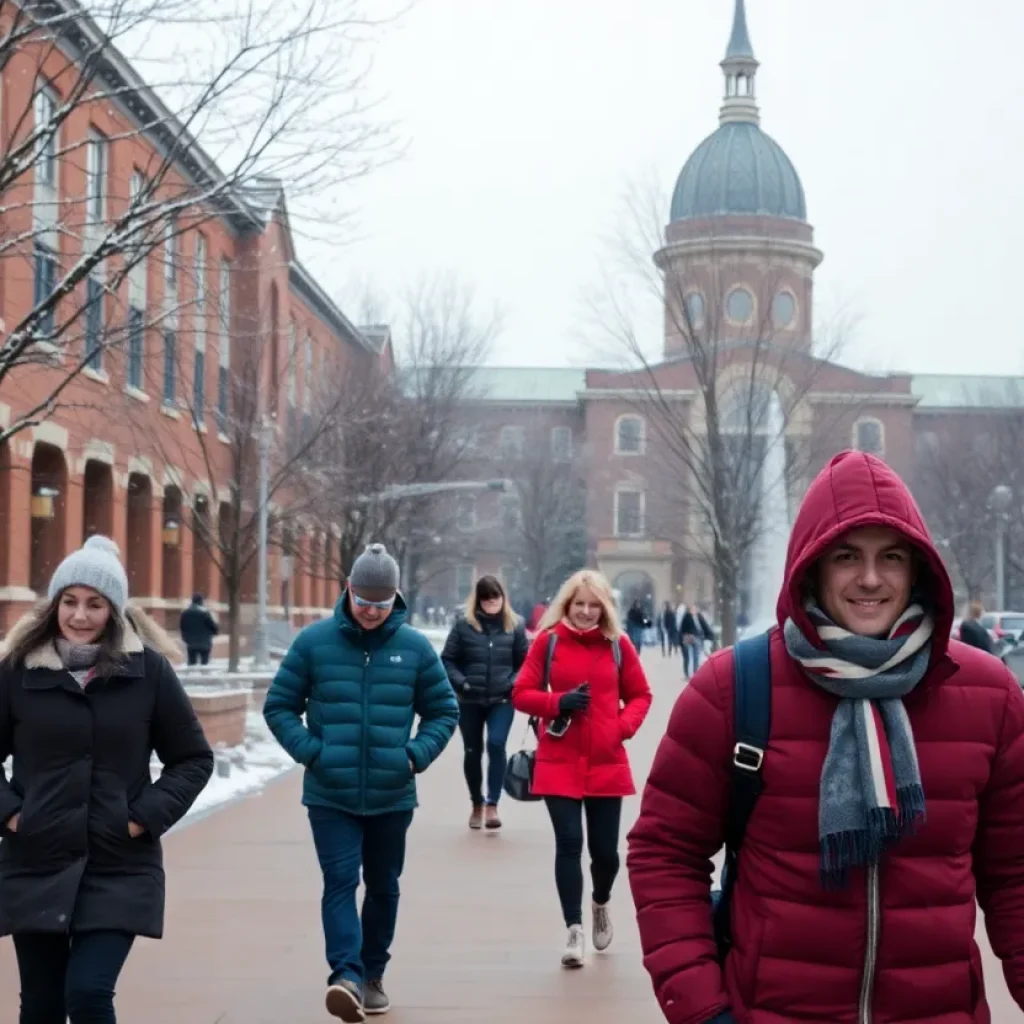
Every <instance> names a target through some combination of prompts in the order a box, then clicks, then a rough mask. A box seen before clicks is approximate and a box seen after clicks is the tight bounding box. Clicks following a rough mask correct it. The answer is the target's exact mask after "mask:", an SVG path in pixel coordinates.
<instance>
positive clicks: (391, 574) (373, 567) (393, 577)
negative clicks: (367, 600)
mask: <svg viewBox="0 0 1024 1024" xmlns="http://www.w3.org/2000/svg"><path fill="white" fill-rule="evenodd" d="M400 580H401V571H400V570H399V568H398V563H397V562H396V561H395V560H394V559H393V558H392V557H391V555H389V554H388V549H387V548H386V547H384V545H383V544H367V545H366V550H365V551H364V552H363V553H362V554H361V555H360V556H359V557H358V558H357V559H356V560H355V562H354V563H353V564H352V571H351V572H350V573H349V574H348V582H349V584H350V585H351V586H353V587H358V588H359V589H360V590H397V589H398V584H399V582H400Z"/></svg>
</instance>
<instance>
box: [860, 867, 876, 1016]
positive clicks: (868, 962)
mask: <svg viewBox="0 0 1024 1024" xmlns="http://www.w3.org/2000/svg"><path fill="white" fill-rule="evenodd" d="M867 885H868V942H867V951H866V952H865V954H864V974H863V975H862V976H861V983H860V1011H859V1012H858V1014H857V1024H871V1002H872V995H873V994H874V989H875V967H876V966H877V962H878V919H879V892H878V889H879V886H878V865H877V864H869V865H868V870H867Z"/></svg>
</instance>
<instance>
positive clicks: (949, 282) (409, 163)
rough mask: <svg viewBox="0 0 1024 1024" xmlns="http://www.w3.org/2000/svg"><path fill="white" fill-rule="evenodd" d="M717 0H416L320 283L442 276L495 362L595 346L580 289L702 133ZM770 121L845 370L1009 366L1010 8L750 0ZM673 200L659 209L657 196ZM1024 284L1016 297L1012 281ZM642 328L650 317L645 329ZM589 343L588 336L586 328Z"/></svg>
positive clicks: (559, 356)
mask: <svg viewBox="0 0 1024 1024" xmlns="http://www.w3.org/2000/svg"><path fill="white" fill-rule="evenodd" d="M732 6H733V5H732V0H628V2H627V0H417V3H416V4H415V6H414V7H413V9H412V10H411V11H410V12H409V13H408V14H407V15H406V16H405V18H404V19H403V20H402V22H401V24H400V25H398V26H396V27H394V28H392V29H390V30H389V31H388V32H387V33H386V34H385V36H384V38H383V41H382V42H381V44H380V45H379V50H378V53H377V57H376V67H375V70H374V74H373V79H372V84H373V87H374V89H375V90H376V91H377V92H379V93H381V94H384V95H385V97H386V103H385V109H386V110H387V112H388V114H389V115H390V116H392V117H394V118H396V119H397V120H398V122H399V126H400V129H401V131H402V133H403V135H404V137H405V138H406V139H407V141H408V152H407V154H406V155H405V157H404V158H403V159H402V160H401V161H400V162H398V163H397V164H395V165H393V166H390V167H388V168H386V169H383V170H380V171H378V172H377V173H375V174H374V175H373V176H372V177H371V178H369V179H367V180H365V181H363V182H361V183H360V184H359V185H358V186H356V187H355V188H354V189H353V191H352V193H351V196H350V198H351V200H352V202H353V204H354V206H355V208H356V211H357V213H358V216H359V230H360V235H361V237H360V238H359V239H358V240H357V241H355V242H352V243H351V244H349V245H347V246H345V247H344V248H340V249H339V248H336V247H335V248H332V249H331V251H330V252H327V251H325V249H324V247H323V246H321V245H312V244H310V245H305V246H303V243H302V241H301V240H300V243H299V244H300V249H301V250H302V255H303V256H304V258H306V260H307V262H308V263H309V265H310V267H311V269H313V270H314V272H315V273H316V274H317V276H318V277H320V279H321V280H322V281H323V282H324V284H325V286H326V287H327V288H328V290H329V291H331V292H332V293H333V294H334V295H336V296H338V297H339V298H340V299H342V300H343V301H345V302H350V301H353V300H354V292H355V291H356V290H357V287H358V286H357V285H356V284H355V282H356V281H361V280H363V279H365V278H369V279H372V280H373V281H374V282H375V284H376V286H377V287H378V288H379V289H380V290H382V291H384V292H393V293H394V292H399V291H401V290H402V288H403V287H404V286H405V285H406V284H407V283H408V282H409V281H410V280H412V279H415V278H416V277H417V276H418V275H420V274H422V273H423V272H431V271H435V270H445V271H452V272H454V273H456V274H457V275H458V276H459V277H460V278H461V279H462V280H464V281H466V282H468V283H470V284H472V285H473V286H474V287H475V288H476V291H477V293H478V295H479V297H480V298H481V299H482V300H483V301H485V302H488V303H490V302H498V303H500V305H501V306H502V307H503V308H504V309H505V311H506V314H507V316H506V320H505V330H504V332H503V334H502V337H501V339H500V342H499V345H498V348H497V351H496V353H495V361H496V362H500V363H505V364H533V365H565V364H568V363H573V364H579V363H581V362H584V361H586V360H587V359H593V358H595V352H596V346H597V344H598V343H596V342H595V343H594V345H593V346H592V347H591V348H590V349H589V350H588V344H587V341H586V338H585V337H581V330H580V323H581V320H580V318H581V315H582V312H583V309H582V299H583V298H584V297H585V295H586V293H587V292H588V291H589V290H591V289H592V288H593V287H594V286H595V285H596V284H597V282H599V280H600V277H601V263H602V260H607V259H608V249H607V248H606V247H604V246H603V244H602V238H606V237H607V236H608V235H610V234H612V233H614V231H615V230H616V227H617V223H618V220H617V219H618V217H619V202H620V199H621V196H622V193H623V190H624V188H625V187H626V186H627V184H628V182H629V181H630V180H636V179H638V178H643V177H646V176H648V175H649V174H650V173H651V171H652V170H653V172H654V173H655V174H656V176H657V178H658V180H659V181H660V182H661V183H662V187H663V188H664V189H665V191H666V192H668V191H670V190H671V187H672V185H673V183H674V181H675V178H676V176H677V175H678V173H679V170H680V169H681V168H682V166H683V164H684V162H685V160H686V158H687V157H688V156H689V154H690V152H691V151H692V150H693V149H694V148H695V147H696V146H697V144H698V143H699V142H700V141H701V140H702V139H703V138H704V137H705V136H706V135H707V134H708V133H710V132H711V131H713V130H714V129H715V128H716V127H717V125H718V107H719V103H720V99H721V94H722V76H721V71H720V69H719V68H718V62H719V61H720V60H721V58H722V56H723V54H724V50H725V45H726V41H727V38H728V34H729V28H730V23H731V18H732ZM747 12H748V22H749V26H750V33H751V37H752V40H753V44H754V49H755V52H756V54H757V57H758V59H759V60H760V61H761V69H760V72H759V75H758V89H759V100H760V104H761V113H762V128H763V129H764V130H765V131H766V132H768V133H769V134H770V135H772V136H773V137H774V138H775V139H776V141H777V142H779V143H780V144H781V145H782V147H783V148H784V149H785V150H786V152H787V153H788V154H789V156H790V158H791V159H792V160H793V162H794V164H795V165H796V168H797V170H798V172H799V173H800V176H801V178H802V180H803V184H804V189H805V192H806V195H807V206H808V215H809V218H810V220H811V223H812V224H813V226H814V229H815V237H816V241H817V244H818V245H819V247H820V248H822V249H823V250H824V252H825V261H824V263H823V264H822V266H821V267H820V269H819V270H818V272H817V277H816V281H817V311H816V312H817V318H818V319H819V320H824V321H831V320H834V319H835V317H836V315H837V311H840V310H845V311H847V313H849V312H851V311H852V312H853V313H854V314H856V316H857V318H858V321H859V322H858V324H857V327H856V330H855V331H854V332H852V335H851V337H850V338H849V340H848V343H847V350H846V352H845V358H844V361H847V362H851V363H853V364H854V365H857V366H860V367H863V368H866V369H873V370H887V369H901V370H912V371H913V370H916V371H932V372H937V371H941V372H979V373H981V372H988V373H1024V330H1022V327H1021V321H1020V319H1019V318H1018V317H1017V315H1016V311H1015V309H1014V303H1015V302H1016V301H1019V297H1020V296H1021V294H1022V288H1021V282H1020V279H1019V275H1020V274H1021V267H1020V264H1021V259H1020V252H1021V239H1022V238H1024V198H1022V193H1024V189H1022V187H1021V184H1020V182H1021V177H1022V172H1024V160H1022V157H1024V133H1022V130H1021V129H1022V124H1024V112H1022V107H1021V103H1022V96H1024V80H1022V78H1021V69H1020V43H1021V40H1022V39H1024V4H1021V3H1020V2H1019V0H981V2H978V0H974V2H970V0H860V2H859V3H856V4H850V3H837V2H834V0H747ZM666 212H667V211H666ZM1015 295H1016V296H1018V299H1014V298H1013V297H1014V296H1015ZM655 329H656V323H655V326H654V327H652V330H655ZM582 333H584V334H585V332H582Z"/></svg>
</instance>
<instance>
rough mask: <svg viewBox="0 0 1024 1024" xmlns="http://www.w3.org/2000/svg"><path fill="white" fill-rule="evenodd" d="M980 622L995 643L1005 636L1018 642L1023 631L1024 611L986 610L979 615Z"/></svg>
mask: <svg viewBox="0 0 1024 1024" xmlns="http://www.w3.org/2000/svg"><path fill="white" fill-rule="evenodd" d="M981 624H982V625H983V626H984V627H985V628H986V629H987V630H988V633H989V636H991V637H992V639H993V640H995V641H996V643H999V641H1000V640H1002V639H1003V638H1004V637H1007V636H1009V637H1012V638H1013V639H1014V641H1015V642H1017V643H1020V639H1021V634H1022V633H1024V612H986V613H985V614H984V615H982V617H981Z"/></svg>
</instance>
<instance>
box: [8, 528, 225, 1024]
mask: <svg viewBox="0 0 1024 1024" xmlns="http://www.w3.org/2000/svg"><path fill="white" fill-rule="evenodd" d="M116 551H117V549H116V547H115V546H114V544H113V542H112V541H110V540H108V539H107V538H105V537H101V536H95V537H91V538H89V540H88V541H86V543H85V545H84V546H83V547H82V548H81V549H80V550H78V551H76V552H73V553H72V554H71V555H69V556H68V557H67V558H65V559H64V561H63V562H61V564H60V565H59V566H58V567H57V570H56V572H55V573H54V574H53V578H52V579H51V580H50V584H49V588H48V592H47V596H48V600H47V602H46V603H45V604H42V605H41V606H38V607H37V608H35V609H33V611H32V612H30V613H29V614H28V615H27V616H26V617H25V618H23V619H22V620H21V621H20V622H18V623H17V624H16V625H15V627H14V628H13V629H12V630H11V632H10V634H9V635H8V637H7V639H6V643H5V646H4V651H3V657H2V660H0V765H2V764H3V762H4V761H5V760H6V758H7V757H8V756H12V763H13V771H12V773H11V777H10V778H7V777H6V776H5V774H4V773H3V771H2V769H0V834H2V839H3V841H2V842H0V935H11V936H13V939H14V948H15V953H16V955H17V960H18V972H19V975H20V979H21V1014H20V1017H19V1021H20V1024H57V1022H61V1024H63V1022H64V1021H65V1020H67V1019H70V1021H71V1024H114V1021H115V1019H116V1018H115V1015H114V992H115V988H116V985H117V980H118V977H119V975H120V973H121V969H122V968H123V966H124V964H125V961H126V960H127V958H128V955H129V953H130V951H131V948H132V945H133V943H134V941H135V938H136V936H140V935H141V936H145V937H147V938H153V939H158V938H160V937H161V936H162V934H163V924H164V921H163V918H164V869H163V858H162V853H161V845H160V837H161V836H162V835H163V834H164V833H165V832H166V831H167V830H168V829H169V828H171V826H172V825H174V824H175V823H176V822H177V821H179V820H180V819H181V818H182V817H183V816H184V815H185V814H186V812H187V811H188V810H189V808H190V807H191V806H192V804H193V803H194V801H195V799H196V798H197V797H198V796H199V794H200V793H201V792H202V790H203V788H204V787H205V785H206V783H207V781H208V780H209V778H210V776H211V775H212V773H213V753H212V751H211V750H210V746H209V744H208V743H207V741H206V737H205V736H204V735H203V730H202V727H201V726H200V724H199V721H198V719H197V718H196V714H195V712H194V711H193V709H192V704H191V702H190V701H189V699H188V696H187V695H186V693H185V691H184V689H183V688H182V686H181V683H180V682H179V681H178V678H177V676H176V675H175V674H174V670H173V668H172V667H171V664H170V662H169V661H168V660H167V658H166V657H165V656H164V655H163V654H162V653H160V651H159V650H158V649H157V648H156V646H155V645H153V644H151V643H150V642H149V640H148V638H147V637H146V636H144V635H143V634H142V632H140V630H139V629H138V628H137V627H136V625H135V623H136V622H142V621H146V618H145V616H142V615H139V614H137V613H134V612H133V613H132V615H131V618H130V619H129V617H128V614H127V609H126V604H127V600H128V580H127V577H126V575H125V571H124V567H123V566H122V565H121V563H120V561H119V560H118V558H117V554H116ZM154 753H155V754H156V756H157V757H158V758H159V759H160V762H161V763H162V765H163V767H162V770H161V772H160V775H159V777H158V778H157V779H156V780H155V781H154V780H153V778H152V775H151V769H150V761H151V758H152V756H153V754H154Z"/></svg>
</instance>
